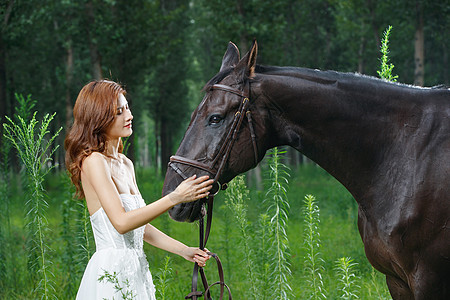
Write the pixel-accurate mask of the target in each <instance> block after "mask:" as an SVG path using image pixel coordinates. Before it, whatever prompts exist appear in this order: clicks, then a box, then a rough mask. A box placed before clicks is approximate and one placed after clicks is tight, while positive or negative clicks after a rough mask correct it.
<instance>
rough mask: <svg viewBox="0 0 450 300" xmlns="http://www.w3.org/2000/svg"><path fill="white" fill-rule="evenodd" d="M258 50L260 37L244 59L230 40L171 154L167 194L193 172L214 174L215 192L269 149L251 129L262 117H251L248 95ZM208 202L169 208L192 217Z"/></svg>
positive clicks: (185, 218)
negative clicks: (263, 147) (176, 146)
mask: <svg viewBox="0 0 450 300" xmlns="http://www.w3.org/2000/svg"><path fill="white" fill-rule="evenodd" d="M256 55H257V44H256V41H255V42H254V43H253V45H252V47H251V50H250V51H249V52H248V53H247V54H246V55H245V56H244V57H243V58H242V59H240V57H239V50H238V48H237V47H236V45H234V44H233V43H231V42H230V43H229V45H228V49H227V51H226V53H225V55H224V57H223V60H222V66H221V68H220V71H219V73H218V74H216V76H214V77H213V78H212V79H211V80H210V81H209V82H208V83H207V84H206V85H205V88H204V90H205V92H206V94H205V97H204V98H203V100H202V102H201V103H200V104H199V106H198V107H197V109H196V110H195V111H194V113H193V114H192V117H191V122H190V124H189V127H188V129H187V131H186V133H185V135H184V138H183V140H182V142H181V144H180V147H179V148H178V150H177V152H176V155H175V156H173V157H171V162H170V163H169V168H168V169H167V173H166V178H165V181H164V187H163V195H166V194H168V193H170V192H172V191H173V190H174V189H175V188H176V187H177V186H178V185H179V184H180V183H181V182H182V181H183V179H184V178H187V177H189V176H192V175H193V174H197V176H200V175H209V176H210V178H214V179H215V180H216V182H215V186H214V187H213V189H212V193H215V192H218V191H219V189H220V188H221V187H223V186H224V184H225V183H227V182H229V181H230V180H231V179H233V178H234V177H235V176H236V175H238V174H241V173H243V172H245V171H247V170H249V169H251V168H253V167H255V166H256V165H257V163H258V162H259V161H260V160H261V158H262V157H263V156H264V152H261V150H263V151H265V149H258V145H257V142H256V138H255V135H254V134H252V132H254V128H257V127H258V126H259V123H258V117H255V118H252V117H253V116H252V113H251V110H250V109H252V108H253V107H254V104H253V103H252V101H251V100H250V99H249V98H250V95H249V94H250V91H249V90H250V80H251V79H252V77H253V75H254V71H255V65H256ZM254 119H255V122H254V121H253V120H254ZM252 135H253V137H252ZM203 202H204V201H202V200H198V201H196V202H191V203H183V204H180V205H177V206H175V207H173V208H172V209H171V210H169V214H170V216H171V217H172V218H173V219H175V220H177V221H188V222H193V221H195V220H198V219H199V218H200V217H201V214H202V207H203Z"/></svg>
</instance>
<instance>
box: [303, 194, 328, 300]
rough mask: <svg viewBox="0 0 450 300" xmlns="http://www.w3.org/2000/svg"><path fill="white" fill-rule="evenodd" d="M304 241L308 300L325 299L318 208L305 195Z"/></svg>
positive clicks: (310, 198) (309, 196) (311, 199)
mask: <svg viewBox="0 0 450 300" xmlns="http://www.w3.org/2000/svg"><path fill="white" fill-rule="evenodd" d="M303 211H304V217H305V221H304V223H305V229H304V235H303V238H304V241H303V247H304V248H305V250H306V255H305V258H304V269H305V271H306V278H307V279H306V280H307V282H308V283H309V292H310V293H309V296H310V299H325V298H326V296H325V293H326V291H325V288H324V283H323V275H322V274H323V272H324V271H325V269H324V267H323V265H322V263H323V262H324V261H323V259H322V258H321V257H320V247H321V244H320V238H319V236H320V234H319V223H320V218H319V213H320V210H319V206H318V205H317V204H316V198H315V197H314V196H313V195H306V196H305V200H304V208H303Z"/></svg>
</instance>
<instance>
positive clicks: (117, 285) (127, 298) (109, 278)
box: [98, 270, 136, 300]
mask: <svg viewBox="0 0 450 300" xmlns="http://www.w3.org/2000/svg"><path fill="white" fill-rule="evenodd" d="M118 277H119V274H118V273H116V272H113V273H112V274H111V273H109V272H108V271H106V270H103V275H101V276H100V277H99V278H98V281H99V282H105V283H106V282H109V283H111V284H113V285H114V290H115V291H116V293H120V296H121V298H122V299H123V300H132V299H135V298H136V295H135V294H134V292H133V291H132V290H130V289H129V288H130V282H129V281H128V279H125V280H122V282H119V279H118ZM103 299H104V300H107V299H106V298H103ZM113 300H114V297H113Z"/></svg>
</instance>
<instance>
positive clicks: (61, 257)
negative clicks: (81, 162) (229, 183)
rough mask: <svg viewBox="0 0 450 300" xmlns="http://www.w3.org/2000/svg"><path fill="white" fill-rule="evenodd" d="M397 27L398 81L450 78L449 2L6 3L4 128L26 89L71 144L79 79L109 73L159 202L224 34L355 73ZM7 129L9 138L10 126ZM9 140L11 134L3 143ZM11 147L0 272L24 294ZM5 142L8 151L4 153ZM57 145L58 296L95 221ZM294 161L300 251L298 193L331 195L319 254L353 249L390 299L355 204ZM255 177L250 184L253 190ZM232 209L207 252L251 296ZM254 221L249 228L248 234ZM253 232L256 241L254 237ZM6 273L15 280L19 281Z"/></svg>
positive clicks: (295, 260)
mask: <svg viewBox="0 0 450 300" xmlns="http://www.w3.org/2000/svg"><path fill="white" fill-rule="evenodd" d="M389 25H392V27H393V28H392V31H391V35H390V44H389V49H390V53H389V58H390V61H391V62H392V63H394V64H395V69H394V70H393V72H394V74H395V75H398V79H397V80H398V81H399V82H402V83H407V84H414V85H418V86H434V85H439V84H446V85H448V84H449V72H448V51H449V39H448V34H449V32H450V2H449V1H448V0H446V1H406V0H398V1H374V0H343V1H337V0H326V1H325V0H305V1H292V0H277V1H256V0H250V1H241V0H239V1H231V0H224V1H219V0H209V1H207V0H192V1H178V0H174V1H134V0H129V1H125V0H117V1H115V0H80V1H71V0H61V1H50V0H42V1H37V0H28V1H24V0H0V26H1V30H0V122H1V123H7V122H6V120H5V119H6V117H7V116H9V117H11V118H12V117H13V115H14V114H15V113H17V110H16V108H18V107H19V108H20V103H18V99H22V100H23V99H27V97H29V95H31V96H30V98H31V99H33V100H34V101H36V102H35V103H34V106H33V107H28V109H29V112H34V111H37V116H36V117H37V119H42V118H43V117H44V115H45V114H47V113H50V114H53V113H56V114H55V116H54V119H53V120H52V122H51V123H49V124H50V126H49V128H48V129H49V131H50V136H53V135H55V134H56V133H57V132H58V130H59V129H60V128H61V127H62V131H61V132H60V133H59V135H57V136H56V135H55V140H54V143H52V144H51V145H50V147H54V146H55V145H63V140H64V137H65V131H66V130H67V129H68V128H69V127H70V124H71V122H72V108H73V105H74V103H75V99H76V97H77V94H78V92H79V90H80V89H81V87H82V86H84V85H85V84H86V83H87V82H89V81H91V80H93V79H100V78H108V79H111V80H115V81H118V82H120V83H122V84H124V86H125V88H126V89H127V92H128V94H127V99H128V100H129V102H130V104H131V109H132V112H133V114H134V120H133V123H134V126H133V129H134V134H133V135H132V137H131V138H130V139H128V140H127V145H128V146H129V148H128V150H127V155H128V156H129V157H131V158H132V159H133V161H134V162H135V166H136V170H137V177H138V182H139V185H140V187H141V192H142V194H143V195H144V198H145V199H146V200H149V201H152V200H153V199H157V197H159V195H160V191H161V184H162V178H163V177H162V176H163V174H164V173H165V168H166V165H167V161H168V158H169V157H170V155H172V154H173V153H174V152H175V150H176V148H177V146H178V144H179V142H180V141H181V138H182V136H183V133H184V131H185V129H186V126H187V124H188V122H189V117H190V113H191V112H192V111H193V110H194V109H195V107H196V106H197V105H198V103H199V102H200V100H201V99H202V96H203V93H202V92H201V88H202V87H203V84H204V83H205V82H206V81H207V80H208V79H209V78H210V77H212V76H213V75H214V74H215V73H216V72H217V71H218V69H219V68H220V63H221V58H222V56H223V53H224V52H225V50H226V47H227V44H228V41H233V42H234V43H236V44H237V46H238V47H239V49H241V54H244V53H245V52H246V51H247V49H248V46H249V45H250V43H251V42H252V40H253V39H257V40H258V45H259V54H258V63H259V64H265V65H280V66H287V65H290V66H299V67H309V68H317V69H322V70H327V69H328V70H336V71H342V72H358V73H362V74H366V75H370V76H376V77H377V76H378V74H377V71H378V70H379V69H380V56H381V54H380V46H381V40H382V36H383V32H384V30H385V29H386V28H387V27H388V26H389ZM28 99H29V98H28ZM29 103H32V102H29ZM22 104H23V101H22ZM23 108H24V107H22V109H23ZM0 131H1V136H3V133H4V128H3V126H1V127H0ZM0 141H1V143H5V142H6V140H5V139H4V138H1V139H0ZM4 146H5V145H0V147H1V149H2V151H0V161H1V162H8V165H9V166H11V170H8V174H6V173H5V174H3V169H2V174H0V175H1V176H0V179H1V180H0V182H2V183H6V185H8V186H9V189H5V190H8V193H5V194H1V195H0V196H2V197H3V196H4V195H10V196H11V195H12V196H11V199H8V201H6V200H7V199H4V198H2V202H1V205H2V206H1V208H2V212H4V211H7V212H8V213H7V214H6V217H5V216H2V217H1V218H0V221H1V223H2V224H3V223H4V222H8V226H9V227H8V228H9V229H8V230H9V234H8V235H7V236H6V241H7V243H4V244H3V245H1V247H0V248H1V250H2V251H3V250H5V249H7V248H9V249H10V251H9V252H10V254H9V255H11V257H10V258H9V259H10V260H9V261H8V260H3V262H5V261H8V262H10V264H9V266H10V267H11V266H12V268H13V269H11V270H10V271H8V270H6V269H5V270H6V271H5V272H6V273H2V272H4V270H3V271H2V266H3V265H5V264H3V263H1V264H0V273H1V274H9V275H8V276H9V277H10V278H7V277H1V278H0V279H2V280H1V281H0V285H1V286H6V287H7V288H9V289H4V290H3V293H5V294H4V295H14V297H17V298H18V299H19V298H23V299H29V298H30V295H33V293H34V291H36V288H35V287H31V288H30V289H29V290H27V289H25V288H24V287H25V286H29V282H28V279H29V277H28V276H30V274H29V273H30V272H29V271H28V270H29V269H27V267H26V266H25V264H26V261H27V259H26V257H27V255H28V260H29V259H30V258H29V256H30V253H33V252H32V251H30V250H29V248H27V247H28V246H27V247H24V246H23V244H25V243H27V240H28V238H27V237H26V234H25V233H24V230H23V228H22V227H21V226H23V220H21V218H23V213H24V212H23V208H24V207H25V206H26V205H25V199H26V198H27V197H28V196H27V197H24V195H25V194H26V193H27V191H26V189H27V188H26V187H25V186H24V183H25V185H26V182H27V180H24V179H23V177H24V174H23V172H20V170H23V169H24V165H23V164H22V162H21V161H20V159H19V158H18V156H17V155H15V154H16V153H15V151H14V149H12V148H8V147H4ZM7 148H8V149H10V150H11V151H3V149H7ZM49 153H52V160H51V161H46V163H48V164H52V166H54V169H53V171H52V172H51V173H50V174H49V177H48V178H47V179H46V181H45V182H44V187H45V190H46V191H47V194H48V198H47V199H48V200H49V203H50V207H49V208H48V212H46V217H47V218H48V223H49V227H50V228H51V229H50V230H51V231H52V232H53V233H55V232H59V233H60V235H59V236H57V237H55V236H53V237H52V238H50V239H48V240H47V243H48V244H49V247H51V248H53V249H54V252H51V257H52V258H54V259H55V260H54V266H53V267H52V268H53V270H54V271H55V272H57V274H55V278H56V279H57V280H55V281H56V285H57V286H58V287H60V288H61V290H63V291H61V290H60V289H57V293H59V294H58V295H59V297H60V298H62V299H65V297H67V299H69V298H71V297H72V296H73V295H74V293H75V292H76V289H77V286H78V283H79V280H80V276H81V275H82V271H83V270H84V266H85V263H86V257H83V258H74V256H71V255H72V254H71V250H70V249H71V247H72V246H73V245H75V244H77V245H81V246H83V247H84V246H85V245H86V243H88V240H89V238H88V223H87V222H86V221H87V220H88V218H87V217H88V216H87V215H84V216H82V215H80V214H83V213H86V210H85V209H84V210H83V209H82V206H83V204H82V202H79V203H77V204H76V205H75V206H79V207H73V205H74V204H73V203H74V201H72V202H71V200H70V199H71V192H70V188H68V186H67V185H65V184H67V176H66V174H65V173H64V151H63V150H62V149H61V148H59V149H58V150H57V151H54V152H52V149H50V151H49ZM287 156H288V157H289V158H290V159H289V160H287V164H288V165H289V166H290V167H291V169H292V170H293V171H292V175H293V178H292V180H291V181H290V182H291V183H290V186H291V191H290V192H289V195H288V198H289V199H290V205H291V210H292V214H291V217H290V219H289V222H290V227H291V228H294V231H292V230H291V231H290V233H289V234H290V236H291V237H290V242H291V245H292V249H296V250H295V251H297V249H299V248H301V244H302V243H303V240H302V237H301V236H300V235H298V234H297V233H298V232H299V231H301V230H297V229H299V228H302V226H303V225H301V221H302V217H301V210H302V207H303V204H302V200H301V199H302V197H303V195H305V194H307V193H313V194H314V195H316V196H317V197H318V199H319V201H321V200H322V199H323V200H325V201H324V202H323V204H322V208H323V210H321V212H322V216H323V217H324V219H325V220H324V222H323V223H322V226H323V227H324V229H323V232H322V236H323V239H324V240H325V241H324V247H323V248H322V254H323V257H324V259H325V261H326V262H324V263H325V265H326V266H325V267H326V269H327V270H331V269H333V266H332V261H334V260H335V259H336V258H337V255H350V256H351V257H353V258H356V259H357V261H358V263H360V264H361V266H360V268H359V276H360V277H363V278H364V280H361V281H360V283H359V284H360V288H361V289H362V290H363V291H362V292H361V294H360V295H361V297H362V298H365V299H369V298H370V299H372V289H374V288H373V287H374V286H375V290H377V293H375V292H373V294H377V295H382V296H374V297H373V298H374V299H380V298H384V297H386V298H387V297H388V296H387V292H386V288H385V286H384V285H383V279H382V276H381V275H380V274H378V275H377V276H378V277H375V275H373V274H375V273H374V272H373V269H371V267H370V265H369V264H368V262H367V260H366V259H365V257H364V253H363V249H362V244H361V241H360V238H359V236H358V233H357V229H356V214H357V207H356V203H355V202H354V200H353V199H352V197H351V195H349V194H348V192H346V191H345V189H344V188H343V187H342V186H341V185H340V184H339V183H337V182H336V181H335V180H334V179H333V178H331V176H329V175H328V174H326V172H324V171H323V170H321V169H320V168H316V167H315V166H313V165H301V163H302V161H304V159H303V157H302V156H301V155H299V154H298V153H296V152H295V151H291V150H290V149H288V154H287ZM21 174H22V175H21ZM250 175H252V176H253V175H258V173H257V172H256V173H253V174H251V173H250ZM259 175H260V174H259ZM252 176H250V177H252ZM253 177H255V178H262V177H264V176H262V177H261V176H253ZM2 180H3V181H2ZM253 182H254V180H248V183H249V184H250V185H252V184H253ZM262 190H263V187H262V186H261V183H258V182H256V186H252V192H251V197H250V198H251V199H250V200H248V201H247V202H248V205H249V206H248V209H249V214H250V217H254V218H255V216H257V215H258V214H260V213H261V211H260V209H261V201H262V200H261V199H262V198H264V196H263V194H264V192H262ZM8 197H9V196H8ZM5 203H7V204H5ZM27 204H28V203H27ZM8 205H10V206H8ZM80 205H81V206H80ZM224 206H225V205H220V206H219V208H218V209H219V210H220V211H219V214H218V215H219V216H218V218H217V220H216V221H215V222H217V223H216V225H215V226H216V228H215V229H214V230H216V231H217V230H219V231H223V232H224V233H226V234H225V235H224V234H221V235H220V234H219V236H225V237H226V239H227V240H226V241H223V240H219V241H214V240H212V241H211V247H213V248H214V249H218V250H221V252H220V253H224V256H225V259H224V261H225V264H227V265H228V266H227V268H226V269H227V270H226V271H227V272H226V273H227V275H228V276H230V277H231V280H232V282H234V283H232V284H234V290H235V291H236V290H237V291H240V290H243V291H245V290H246V289H245V287H241V289H240V286H239V285H240V283H239V282H242V281H241V279H242V277H243V276H244V278H245V274H244V273H243V272H242V271H239V270H240V269H239V270H238V271H232V270H233V269H232V268H230V265H231V264H232V263H233V261H234V260H236V258H235V257H234V255H233V254H234V252H233V251H236V249H233V246H229V247H228V246H224V244H225V245H228V244H227V243H228V242H230V240H231V238H232V237H238V236H240V235H239V231H238V229H236V228H234V229H233V228H231V226H229V222H228V220H229V219H230V218H232V217H233V214H235V212H236V210H235V209H231V211H230V210H226V208H224ZM4 207H6V210H5V209H3V208H4ZM26 209H28V208H26ZM74 211H77V212H74ZM29 215H30V213H28V214H27V216H26V217H25V219H26V218H27V217H29ZM74 216H76V218H73V217H74ZM71 218H73V219H71ZM61 219H62V220H61ZM80 220H81V222H79V221H80ZM252 222H253V223H254V225H255V224H256V223H257V222H258V221H255V220H253V221H249V224H251V223H252ZM156 223H157V224H156V225H159V226H160V227H162V228H163V229H165V230H164V231H165V232H168V233H174V234H175V235H176V236H177V233H178V236H182V237H185V236H190V237H189V238H187V237H186V238H187V239H189V241H191V240H192V241H194V240H195V235H196V233H195V229H196V228H194V227H192V226H191V227H189V226H188V227H186V225H185V224H181V225H180V226H178V224H177V225H174V224H175V223H174V222H172V221H169V220H168V218H167V216H166V215H165V216H164V217H162V218H160V220H157V221H156ZM61 224H62V225H61ZM80 225H83V226H85V229H83V230H85V231H82V230H78V229H76V228H77V226H80ZM183 225H184V226H183ZM255 226H256V225H255ZM186 228H188V229H186ZM252 229H254V227H252V226H251V228H250V232H252V231H251V230H252ZM71 230H72V231H71ZM295 230H297V231H295ZM25 231H26V230H25ZM80 232H84V233H87V235H86V236H85V237H86V239H84V240H83V241H84V242H85V244H83V243H80V242H79V241H80V239H78V238H76V237H75V238H74V237H73V236H74V235H76V234H78V233H80ZM227 232H228V233H229V234H228V233H227ZM254 232H257V231H254ZM228 238H230V240H228ZM258 238H259V237H254V239H255V240H258ZM72 239H73V240H72ZM90 239H91V243H90V247H87V248H85V250H86V253H92V251H93V250H94V249H93V244H92V236H90ZM16 240H17V241H16ZM254 246H256V247H257V246H258V245H257V244H255V245H254ZM72 248H73V247H72ZM341 250H342V251H341ZM148 251H150V255H148V257H149V261H150V266H151V269H152V272H153V271H154V270H155V269H157V268H159V267H163V269H164V267H165V266H167V264H166V265H161V264H162V262H163V260H164V255H165V254H162V253H160V252H153V251H154V250H147V253H148ZM253 251H254V252H255V249H254V250H253ZM0 252H1V251H0ZM293 252H294V251H293ZM298 253H301V252H298ZM1 255H3V254H2V253H0V256H1ZM2 257H3V256H2ZM290 257H291V260H292V272H293V274H298V272H300V273H301V272H303V270H301V269H302V267H301V266H302V264H301V262H299V260H300V257H303V256H302V255H300V254H298V255H292V256H290ZM7 258H8V257H7ZM73 259H74V261H76V262H77V263H76V264H75V266H76V270H75V271H74V270H72V269H71V266H70V262H71V261H72V260H73ZM67 262H69V263H67ZM60 264H61V265H60ZM175 264H176V268H175V267H174V268H173V269H175V272H174V273H176V276H178V277H180V276H182V278H183V279H182V280H180V282H179V283H177V285H175V287H172V291H171V293H172V294H173V295H177V297H178V295H181V294H182V291H181V290H183V291H184V290H185V289H186V284H188V281H189V279H188V276H189V275H190V271H189V270H185V267H186V266H187V265H186V264H183V263H181V262H180V261H177V260H175ZM61 266H64V267H61ZM7 267H8V265H7ZM163 271H164V270H163ZM8 272H12V273H13V274H14V275H11V276H10V273H8ZM296 272H297V273H296ZM327 272H328V273H327V274H326V275H325V277H324V278H325V279H324V280H325V282H326V284H327V285H328V289H329V292H330V294H329V298H332V299H333V298H335V297H337V296H336V295H337V292H336V290H337V289H336V288H335V285H334V284H335V283H334V281H335V279H334V277H333V275H332V274H331V273H332V271H327ZM155 273H156V274H157V278H158V282H164V280H162V281H161V280H159V278H160V276H159V275H158V274H159V273H158V272H155ZM162 273H163V274H164V272H162ZM1 274H0V275H1ZM67 274H68V275H67ZM31 276H32V275H31ZM371 276H373V278H371ZM5 278H6V280H5ZM233 278H234V279H235V281H233ZM294 278H295V280H294V282H293V283H292V287H293V290H294V291H293V292H294V294H295V295H297V296H298V295H303V294H302V293H304V290H305V289H306V286H307V285H308V282H307V281H306V283H305V282H303V279H302V278H303V277H299V276H294ZM374 278H375V279H374ZM367 282H369V283H370V288H369V287H368V286H369V285H368V284H366V283H367ZM373 283H376V284H375V285H374V284H373ZM377 284H378V285H377ZM172 286H173V282H172ZM158 287H161V285H158ZM378 289H380V291H379V292H378ZM160 290H162V291H164V290H165V289H164V288H162V289H160ZM333 293H334V294H333ZM364 293H365V294H364ZM0 295H1V294H0ZM168 299H171V297H170V296H168Z"/></svg>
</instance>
